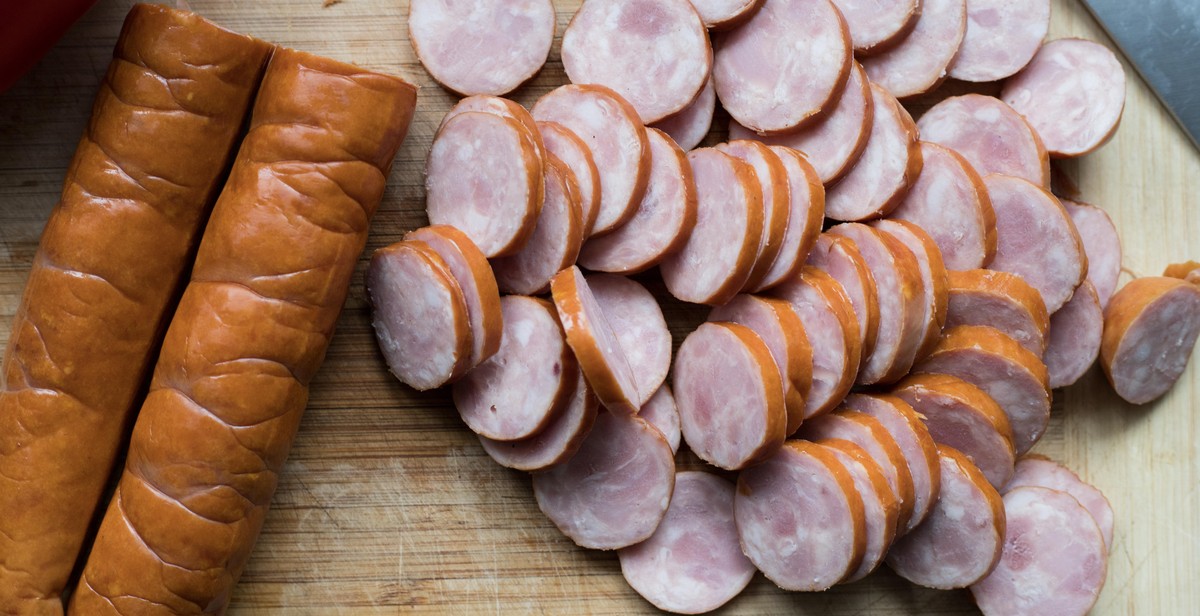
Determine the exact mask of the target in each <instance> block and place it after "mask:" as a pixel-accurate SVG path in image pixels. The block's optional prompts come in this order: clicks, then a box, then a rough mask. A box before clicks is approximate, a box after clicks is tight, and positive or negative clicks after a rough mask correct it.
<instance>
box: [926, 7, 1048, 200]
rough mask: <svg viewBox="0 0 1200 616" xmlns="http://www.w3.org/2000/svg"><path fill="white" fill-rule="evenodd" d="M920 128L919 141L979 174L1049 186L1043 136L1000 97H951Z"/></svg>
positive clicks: (932, 109)
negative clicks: (954, 155) (943, 149)
mask: <svg viewBox="0 0 1200 616" xmlns="http://www.w3.org/2000/svg"><path fill="white" fill-rule="evenodd" d="M1040 1H1044V0H1040ZM969 29H970V27H969V26H968V30H969ZM917 128H919V129H920V131H921V139H924V140H925V141H930V142H932V143H936V144H938V145H942V146H945V147H948V148H950V149H952V150H954V151H956V152H958V153H959V154H962V155H963V157H964V158H966V159H967V162H969V163H971V166H972V167H974V168H975V170H976V171H978V172H979V175H983V176H986V175H988V174H989V173H1003V174H1006V175H1014V176H1017V177H1019V178H1025V179H1026V180H1029V181H1030V182H1033V183H1034V184H1037V185H1038V186H1043V187H1049V186H1050V158H1049V156H1047V154H1046V148H1045V146H1043V145H1042V140H1041V138H1040V137H1038V135H1037V132H1035V131H1034V130H1033V127H1031V126H1029V123H1028V122H1026V121H1025V118H1023V117H1021V114H1019V113H1017V112H1016V111H1013V108H1012V107H1009V106H1008V105H1006V104H1005V103H1004V101H1002V100H1000V99H998V98H994V97H991V96H984V95H982V94H966V95H963V96H952V97H950V98H947V99H945V100H943V101H942V102H940V103H938V104H936V105H934V106H933V107H931V108H930V109H929V111H926V112H925V115H923V116H921V120H920V121H919V122H917Z"/></svg>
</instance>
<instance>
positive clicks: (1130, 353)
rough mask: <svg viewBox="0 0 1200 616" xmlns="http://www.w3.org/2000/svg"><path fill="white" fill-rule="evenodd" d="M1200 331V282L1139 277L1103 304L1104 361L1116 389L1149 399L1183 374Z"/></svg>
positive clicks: (1140, 400)
mask: <svg viewBox="0 0 1200 616" xmlns="http://www.w3.org/2000/svg"><path fill="white" fill-rule="evenodd" d="M1197 334H1200V288H1198V287H1197V286H1196V285H1194V284H1191V283H1188V282H1186V281H1183V280H1180V279H1178V278H1168V277H1161V278H1160V277H1153V276H1151V277H1146V278H1138V279H1137V280H1134V281H1133V282H1130V283H1129V284H1127V285H1125V286H1124V287H1122V288H1121V290H1119V291H1117V292H1116V294H1114V295H1113V296H1112V299H1111V300H1109V302H1108V307H1107V308H1105V309H1104V335H1103V337H1102V338H1101V340H1100V365H1101V366H1103V367H1104V375H1105V376H1106V377H1108V382H1109V383H1110V384H1112V387H1113V389H1114V390H1115V391H1116V392H1117V395H1119V396H1121V397H1122V398H1124V399H1125V400H1126V401H1127V402H1130V403H1133V404H1145V403H1147V402H1150V401H1151V400H1154V399H1155V398H1158V397H1159V396H1162V395H1163V394H1165V393H1167V390H1169V389H1171V386H1172V385H1174V384H1175V381H1176V380H1178V379H1179V377H1180V375H1182V374H1183V370H1184V368H1186V367H1187V363H1188V360H1189V359H1190V358H1191V356H1192V349H1193V348H1195V346H1196V336H1197Z"/></svg>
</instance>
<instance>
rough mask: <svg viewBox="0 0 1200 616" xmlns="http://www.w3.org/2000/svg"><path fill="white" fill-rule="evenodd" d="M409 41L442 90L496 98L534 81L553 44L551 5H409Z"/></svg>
mask: <svg viewBox="0 0 1200 616" xmlns="http://www.w3.org/2000/svg"><path fill="white" fill-rule="evenodd" d="M408 37H409V40H410V41H412V46H413V50H414V51H415V52H416V53H417V59H418V60H420V61H421V66H424V67H425V70H426V71H429V75H430V76H431V77H433V79H434V80H435V81H437V82H438V83H440V84H441V85H442V86H443V87H445V88H446V89H448V90H450V91H452V92H455V93H457V94H461V95H463V96H470V95H472V94H494V95H500V94H505V93H507V92H511V91H513V90H516V89H517V87H518V86H520V85H521V84H523V83H525V82H526V81H529V80H530V79H532V78H533V76H534V75H536V74H537V73H538V71H540V70H542V65H543V64H545V63H546V58H547V56H549V55H550V44H551V43H553V42H554V4H553V3H552V2H551V1H550V0H516V1H513V2H503V3H494V4H484V5H477V4H475V3H461V2H446V1H445V0H413V2H412V3H411V4H409V7H408Z"/></svg>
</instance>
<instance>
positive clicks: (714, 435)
mask: <svg viewBox="0 0 1200 616" xmlns="http://www.w3.org/2000/svg"><path fill="white" fill-rule="evenodd" d="M671 390H672V391H673V392H674V393H675V405H676V407H677V408H678V409H679V424H680V428H681V430H682V432H683V440H684V441H686V442H687V444H688V447H689V448H691V450H692V452H694V453H695V454H696V455H697V456H699V457H700V459H702V460H704V461H705V462H708V463H709V464H712V465H713V466H716V467H718V468H723V469H726V470H739V469H742V468H745V467H747V466H749V465H751V464H755V463H757V462H760V461H762V460H763V459H765V458H767V457H768V456H770V455H771V454H772V453H773V452H774V451H775V450H777V449H779V446H780V445H781V444H782V443H783V439H784V430H785V428H786V425H787V411H786V410H785V407H784V401H783V382H782V379H781V378H780V373H779V368H778V366H776V365H775V360H774V359H772V357H771V350H770V349H769V348H768V347H767V345H766V343H765V342H763V341H762V338H760V337H759V336H758V334H756V333H754V330H751V329H750V328H748V327H746V326H744V325H738V324H736V323H727V322H720V323H701V324H700V327H698V328H696V330H695V331H693V332H692V333H690V334H688V336H687V338H685V339H684V341H683V344H681V345H680V346H679V351H678V352H677V353H676V355H675V370H674V373H673V378H672V381H671Z"/></svg>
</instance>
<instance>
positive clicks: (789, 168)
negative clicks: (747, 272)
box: [752, 145, 825, 293]
mask: <svg viewBox="0 0 1200 616" xmlns="http://www.w3.org/2000/svg"><path fill="white" fill-rule="evenodd" d="M770 147H771V151H773V152H775V154H777V155H778V156H779V159H780V160H781V161H782V162H783V168H784V170H785V171H786V172H787V182H788V199H789V203H788V208H789V209H790V210H791V213H790V214H789V216H788V224H787V230H786V231H785V232H784V235H783V244H782V246H781V247H780V249H779V256H777V257H776V258H775V262H774V263H773V264H771V267H770V268H769V269H768V270H767V274H766V275H765V276H764V277H763V279H762V282H759V283H758V286H757V287H756V288H754V289H752V290H753V291H754V292H755V293H758V292H761V291H764V290H766V289H769V288H771V287H773V286H775V285H777V284H779V283H781V282H783V281H784V280H786V279H787V278H789V277H791V276H792V275H793V274H795V273H796V272H797V271H799V269H800V268H801V267H802V266H803V265H804V260H805V259H807V258H808V253H809V252H811V251H812V248H813V245H815V244H816V243H817V236H818V235H820V233H821V225H822V224H823V223H824V221H825V187H824V186H822V185H821V179H820V178H819V177H817V172H816V170H814V169H813V167H812V165H810V164H809V163H808V159H807V158H805V157H804V155H803V154H801V153H800V152H798V151H796V150H793V149H792V148H789V147H787V146H781V145H773V146H770Z"/></svg>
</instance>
